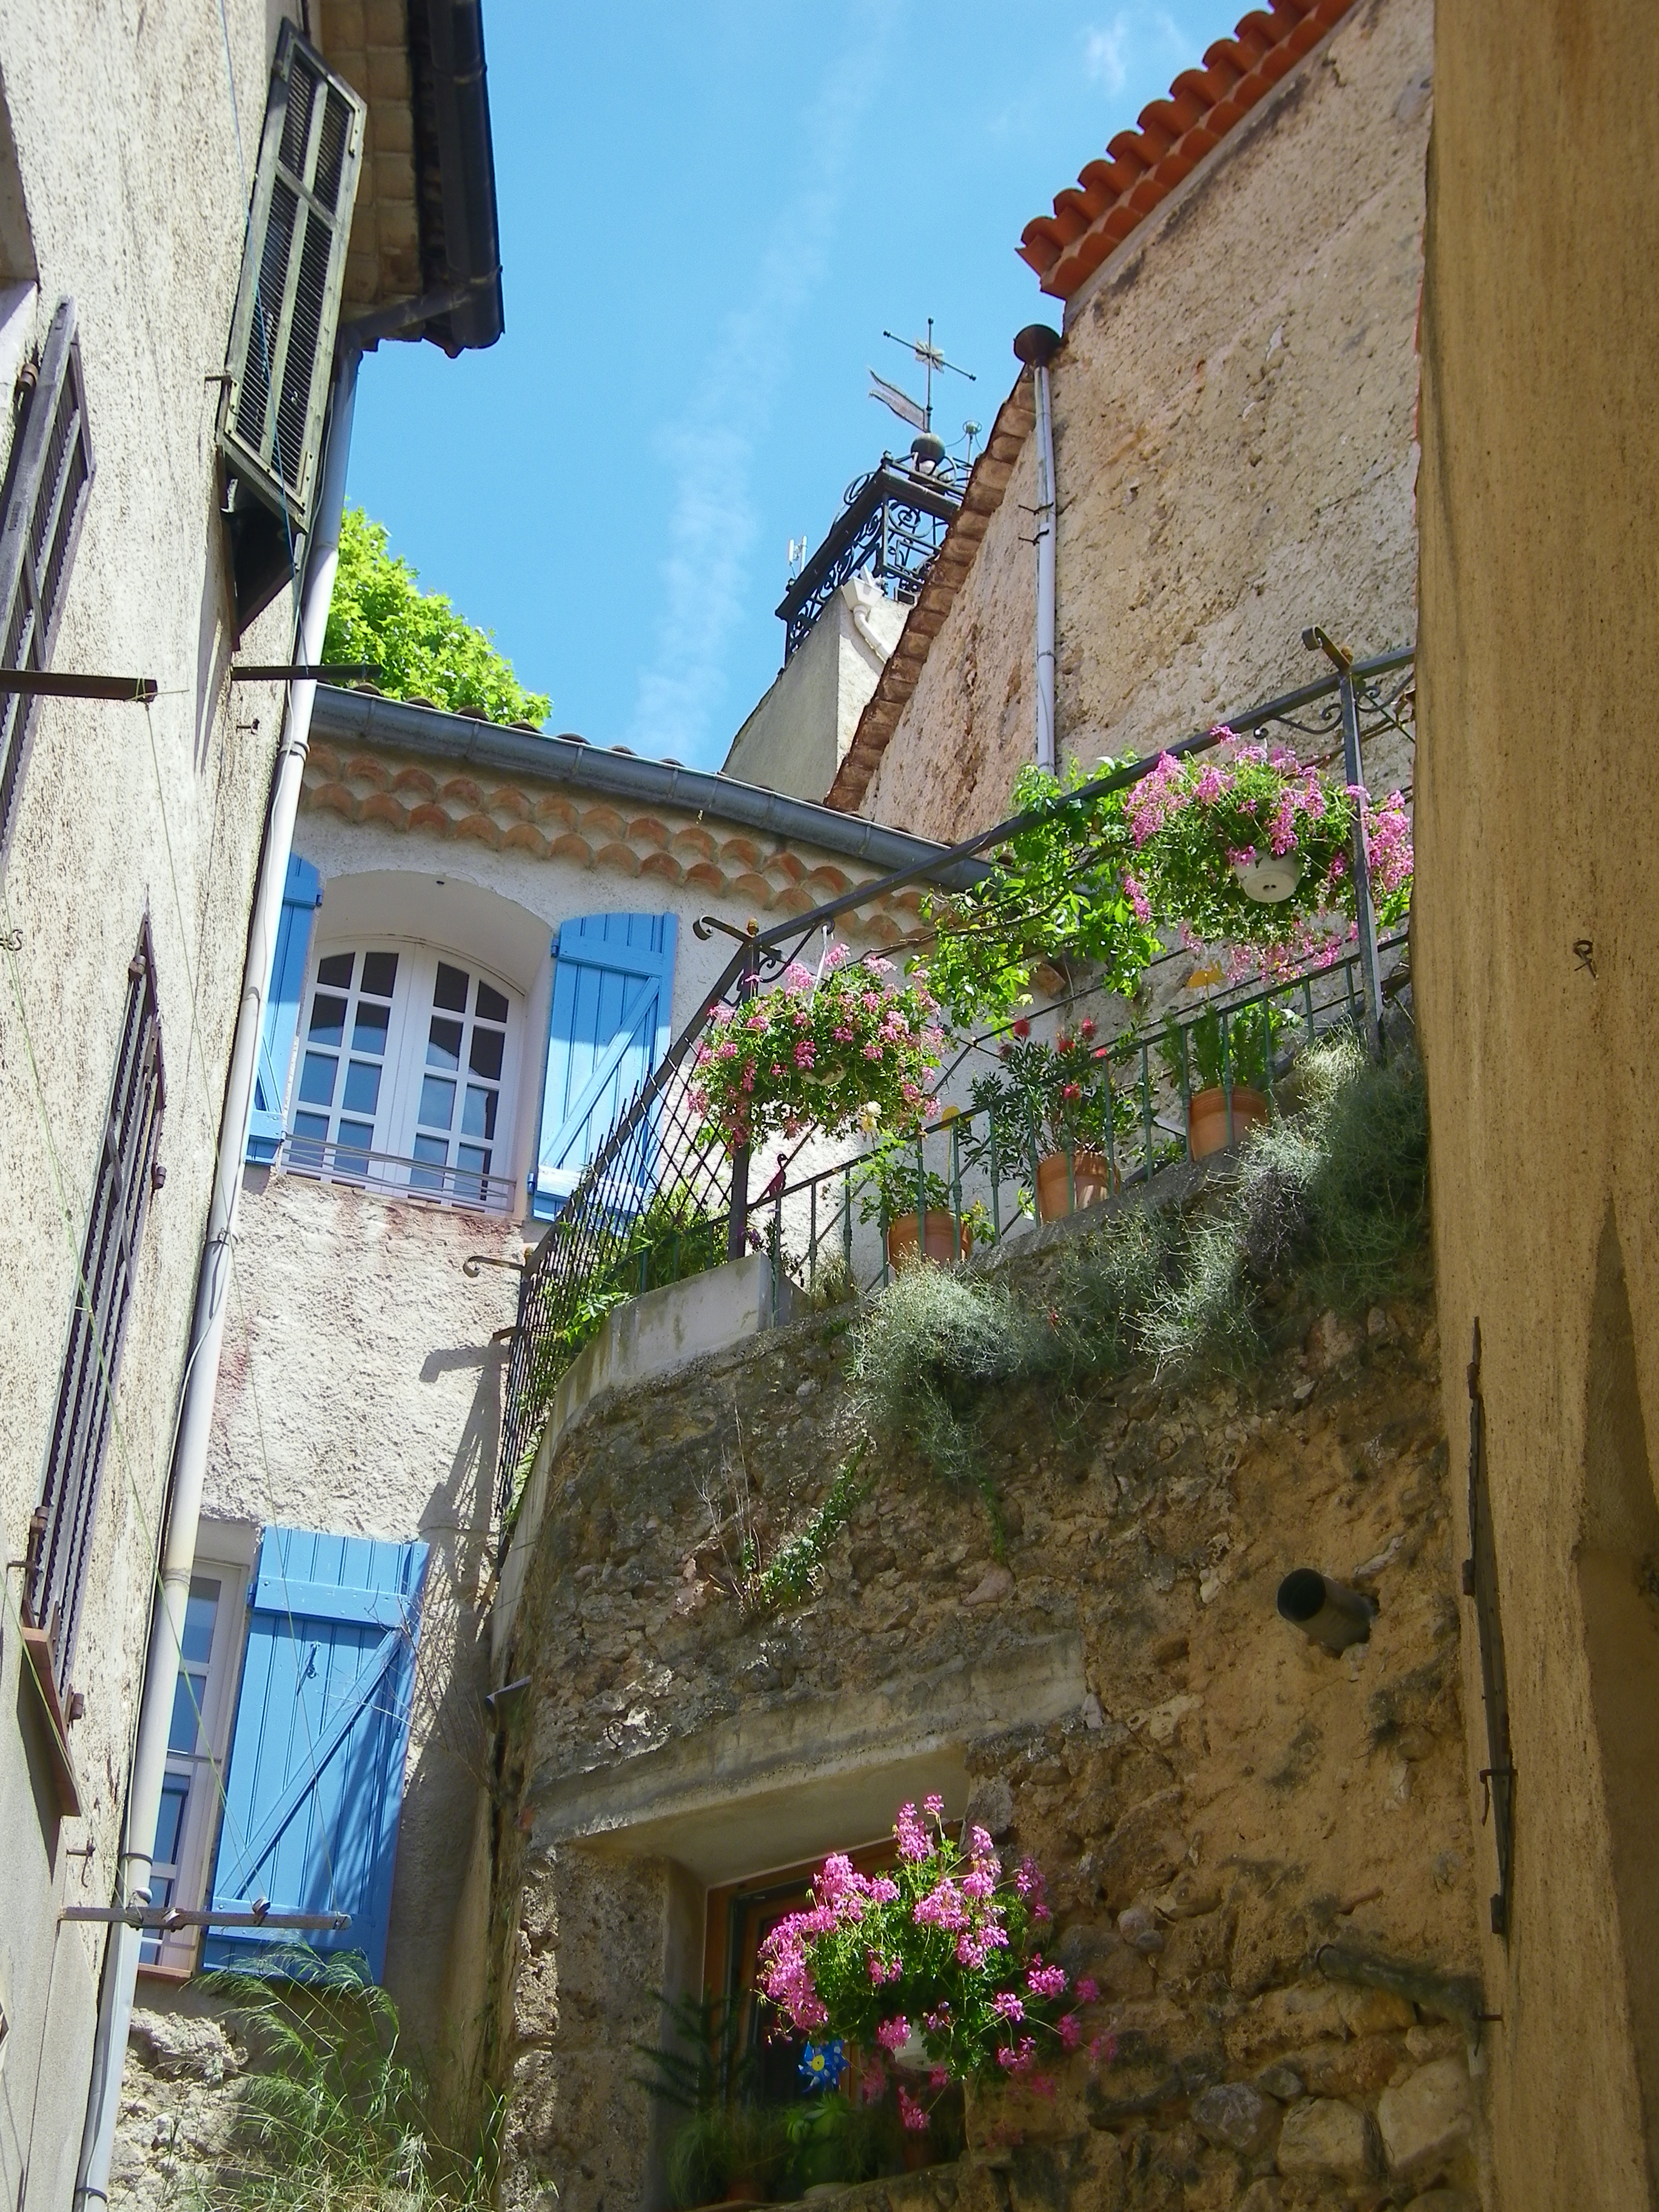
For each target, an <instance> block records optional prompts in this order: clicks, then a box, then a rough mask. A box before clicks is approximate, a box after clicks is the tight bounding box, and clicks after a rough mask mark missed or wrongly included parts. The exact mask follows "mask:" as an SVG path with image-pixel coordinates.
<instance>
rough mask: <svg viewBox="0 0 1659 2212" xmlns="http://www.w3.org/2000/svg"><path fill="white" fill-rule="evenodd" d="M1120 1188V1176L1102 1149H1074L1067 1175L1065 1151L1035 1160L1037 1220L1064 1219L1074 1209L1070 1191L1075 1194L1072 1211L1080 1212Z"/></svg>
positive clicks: (1095, 1204) (1121, 1182) (1121, 1179)
mask: <svg viewBox="0 0 1659 2212" xmlns="http://www.w3.org/2000/svg"><path fill="white" fill-rule="evenodd" d="M1122 1188H1123V1178H1122V1176H1121V1175H1119V1174H1118V1172H1117V1170H1115V1168H1114V1167H1113V1165H1112V1164H1111V1162H1110V1161H1109V1159H1108V1158H1106V1156H1105V1154H1104V1153H1103V1152H1073V1154H1072V1156H1071V1162H1070V1173H1069V1174H1068V1173H1067V1163H1066V1154H1065V1153H1064V1152H1050V1153H1049V1155H1048V1158H1047V1159H1043V1160H1039V1161H1038V1162H1037V1171H1036V1200H1037V1219H1038V1220H1039V1221H1062V1220H1064V1218H1066V1215H1067V1214H1068V1213H1070V1212H1073V1210H1074V1209H1073V1205H1072V1194H1073V1191H1075V1193H1076V1194H1077V1206H1076V1208H1075V1210H1076V1211H1077V1212H1081V1211H1082V1209H1083V1208H1084V1207H1085V1206H1097V1205H1098V1204H1099V1203H1100V1201H1101V1200H1102V1199H1103V1198H1109V1197H1110V1195H1111V1194H1112V1193H1113V1192H1114V1191H1115V1190H1121V1189H1122Z"/></svg>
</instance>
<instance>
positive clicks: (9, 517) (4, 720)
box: [0, 300, 94, 851]
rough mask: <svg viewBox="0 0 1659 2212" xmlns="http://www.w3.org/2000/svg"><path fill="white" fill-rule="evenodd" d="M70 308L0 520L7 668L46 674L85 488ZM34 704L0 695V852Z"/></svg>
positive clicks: (66, 305) (82, 398) (56, 322)
mask: <svg viewBox="0 0 1659 2212" xmlns="http://www.w3.org/2000/svg"><path fill="white" fill-rule="evenodd" d="M93 469H94V461H93V457H92V433H91V431H90V429H89V428H88V423H87V394H86V386H85V384H84V382H83V381H82V374H81V347H80V343H79V341H78V339H77V338H76V334H75V302H74V301H73V300H60V301H58V308H57V312H56V313H54V314H53V316H52V327H51V329H50V330H49V331H47V333H46V346H45V349H44V350H43V351H42V353H41V356H40V369H39V372H38V374H37V375H36V378H35V384H34V390H33V392H32V393H31V394H30V396H29V400H28V410H27V414H26V415H25V416H24V418H23V421H22V423H21V426H20V428H19V429H18V432H17V438H16V442H15V445H14V447H13V448H12V457H11V465H10V466H9V469H8V471H7V477H6V505H5V515H4V520H3V521H0V623H3V624H4V646H3V648H0V660H3V664H4V665H5V666H6V667H8V668H47V667H49V666H50V665H51V664H52V643H53V641H54V640H55V638H56V637H57V635H58V623H59V621H60V619H61V618H62V616H63V612H64V596H65V592H66V588H67V586H68V583H69V575H70V568H71V567H72V565H73V563H74V560H75V548H76V543H77V542H78V540H79V538H80V535H81V524H82V519H83V518H84V516H85V514H86V511H87V497H88V493H89V492H90V491H91V489H92V477H93ZM39 704H40V702H39V701H38V700H33V699H25V698H21V697H20V696H18V695H17V694H16V693H15V692H14V693H12V694H10V695H0V851H3V849H4V846H5V841H6V836H7V833H8V831H9V828H10V825H11V817H12V811H13V806H14V804H15V799H16V797H17V791H18V787H19V785H20V784H21V781H22V778H23V771H24V769H25V768H26V766H27V761H28V747H29V740H30V738H31V736H32V734H33V724H34V717H35V713H36V710H37V708H38V707H39Z"/></svg>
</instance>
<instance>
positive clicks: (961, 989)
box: [921, 757, 1163, 1028]
mask: <svg viewBox="0 0 1659 2212" xmlns="http://www.w3.org/2000/svg"><path fill="white" fill-rule="evenodd" d="M1130 759H1131V757H1126V758H1125V759H1124V760H1122V761H1113V760H1103V761H1102V762H1101V763H1099V764H1098V766H1097V768H1096V769H1093V770H1092V771H1091V772H1090V774H1089V775H1087V776H1085V772H1084V770H1083V769H1081V767H1079V764H1078V763H1075V762H1073V763H1072V765H1071V767H1070V768H1069V769H1068V770H1067V772H1066V778H1065V780H1064V781H1060V780H1059V779H1058V778H1056V777H1054V776H1053V775H1049V774H1048V772H1047V771H1046V770H1044V769H1039V768H1037V767H1036V766H1034V765H1028V766H1027V767H1025V768H1023V769H1021V770H1020V772H1019V774H1018V776H1017V777H1016V778H1015V780H1014V788H1013V805H1014V809H1015V811H1016V812H1017V813H1021V814H1024V813H1027V812H1030V811H1036V819H1035V820H1033V821H1031V822H1030V823H1025V824H1024V826H1022V827H1021V828H1020V829H1017V830H1015V831H1014V833H1013V834H1012V836H1010V837H1009V839H1008V841H1007V842H1006V844H1004V845H1001V846H1000V847H998V848H997V849H996V851H995V852H994V853H993V854H991V855H990V858H991V860H992V861H993V863H994V866H993V869H992V872H990V873H989V874H988V875H987V876H986V877H985V878H983V879H982V881H981V882H980V883H977V884H974V885H973V886H972V888H971V889H969V890H963V891H953V892H951V893H948V894H945V893H935V894H931V895H930V896H927V898H925V899H924V900H923V902H922V906H921V918H922V921H924V923H926V924H927V927H930V928H931V929H932V930H933V932H934V934H935V941H934V945H933V951H931V952H930V953H929V955H928V956H927V980H928V984H929V987H931V988H932V990H933V992H934V993H935V994H937V996H938V998H939V1002H940V1004H941V1005H942V1006H944V1007H945V1011H946V1012H947V1013H948V1014H949V1015H950V1017H951V1020H952V1022H953V1023H955V1024H957V1026H959V1027H962V1028H972V1027H981V1026H983V1025H985V1024H988V1023H991V1022H994V1021H997V1020H999V1019H1000V1018H1001V1017H1002V1016H1004V1015H1005V1014H1007V1013H1009V1012H1012V1010H1013V1008H1014V1007H1015V1006H1019V1005H1021V1004H1022V1003H1024V1001H1026V1000H1029V998H1030V992H1031V975H1032V970H1033V969H1035V968H1036V967H1037V966H1039V965H1041V964H1042V963H1045V962H1051V961H1056V960H1074V961H1079V960H1082V961H1092V962H1095V963H1098V965H1099V966H1100V967H1101V969H1103V981H1105V983H1106V985H1107V987H1108V988H1109V989H1111V990H1113V991H1116V992H1118V993H1120V994H1121V995H1122V996H1124V997H1126V998H1127V997H1130V996H1132V995H1133V993H1134V991H1135V989H1136V987H1137V986H1138V985H1139V981H1140V978H1141V975H1143V973H1144V972H1145V970H1146V968H1147V967H1148V966H1149V964H1150V963H1152V961H1153V960H1155V959H1156V958H1157V957H1158V954H1159V952H1161V951H1162V950H1163V945H1162V944H1161V942H1160V940H1159V939H1158V933H1157V931H1156V929H1155V928H1154V927H1153V926H1152V921H1151V918H1150V916H1149V915H1146V914H1144V913H1142V912H1141V911H1140V909H1139V908H1137V906H1136V905H1135V903H1134V902H1133V899H1132V898H1131V896H1129V893H1128V891H1127V890H1126V888H1125V885H1124V875H1125V872H1126V871H1127V869H1129V868H1130V867H1131V866H1133V860H1134V854H1135V843H1134V838H1133V832H1132V831H1131V829H1130V828H1129V823H1128V818H1127V811H1126V796H1127V794H1126V793H1123V792H1121V791H1119V792H1109V793H1106V794H1105V795H1104V796H1102V795H1099V794H1096V795H1095V796H1093V797H1090V798H1081V797H1079V795H1078V793H1079V787H1081V786H1082V785H1083V784H1084V783H1085V781H1093V780H1094V778H1096V777H1098V776H1100V775H1109V774H1110V773H1111V771H1112V770H1113V769H1115V768H1121V767H1127V766H1128V765H1130Z"/></svg>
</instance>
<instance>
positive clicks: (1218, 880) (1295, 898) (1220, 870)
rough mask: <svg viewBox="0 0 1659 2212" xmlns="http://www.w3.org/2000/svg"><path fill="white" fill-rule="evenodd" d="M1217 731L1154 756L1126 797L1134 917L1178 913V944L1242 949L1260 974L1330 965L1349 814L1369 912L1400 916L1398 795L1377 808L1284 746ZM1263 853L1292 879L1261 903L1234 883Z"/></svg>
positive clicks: (1347, 858) (1349, 838) (1347, 857)
mask: <svg viewBox="0 0 1659 2212" xmlns="http://www.w3.org/2000/svg"><path fill="white" fill-rule="evenodd" d="M1219 734H1220V736H1221V738H1222V742H1221V744H1219V745H1218V747H1217V748H1216V749H1215V750H1213V751H1211V752H1206V753H1203V754H1198V755H1190V756H1188V757H1185V758H1183V759H1180V760H1177V759H1176V758H1175V757H1174V756H1173V755H1171V754H1170V753H1165V754H1164V755H1163V756H1162V757H1161V758H1160V759H1159V761H1158V765H1157V766H1156V767H1155V768H1154V769H1152V771H1151V773H1150V774H1149V775H1146V776H1144V777H1143V778H1142V779H1141V781H1139V783H1137V784H1135V785H1134V786H1133V787H1132V788H1131V790H1130V791H1129V793H1127V804H1126V807H1125V819H1126V822H1127V826H1128V829H1129V832H1130V836H1131V838H1132V840H1133V848H1134V849H1133V854H1132V855H1131V856H1130V859H1129V860H1128V862H1127V872H1126V873H1125V875H1124V877H1123V887H1124V890H1125V892H1126V894H1127V896H1128V898H1129V900H1130V902H1131V903H1132V905H1133V908H1134V910H1135V912H1136V914H1137V915H1139V917H1140V919H1141V920H1142V921H1145V922H1147V923H1149V924H1150V922H1151V921H1152V917H1153V916H1154V915H1159V916H1162V917H1164V918H1165V919H1167V920H1168V921H1179V922H1180V923H1181V924H1182V926H1183V931H1184V933H1185V935H1186V938H1187V940H1188V943H1200V944H1201V943H1208V944H1217V945H1231V946H1233V947H1236V948H1240V949H1241V950H1242V948H1244V947H1247V946H1248V947H1249V948H1251V950H1252V951H1254V952H1255V954H1257V955H1258V956H1263V957H1264V964H1266V965H1267V968H1268V969H1269V971H1270V972H1280V971H1287V970H1288V969H1290V968H1291V967H1292V966H1297V965H1300V964H1304V963H1306V962H1307V961H1308V960H1309V959H1310V958H1323V959H1325V960H1327V961H1334V959H1335V958H1336V957H1337V954H1338V952H1339V951H1340V949H1341V946H1342V945H1343V944H1344V943H1345V942H1346V940H1347V939H1349V938H1351V937H1352V935H1353V934H1354V933H1355V932H1354V927H1353V915H1354V887H1353V868H1352V858H1351V855H1352V842H1353V831H1354V822H1355V816H1356V811H1358V813H1359V814H1360V815H1361V816H1362V817H1363V818H1364V828H1365V836H1366V842H1367V848H1368V851H1369V855H1370V876H1371V896H1372V899H1373V902H1374V903H1375V905H1376V915H1377V919H1378V921H1380V922H1384V923H1388V922H1393V921H1398V920H1400V919H1401V918H1402V917H1403V916H1404V915H1405V914H1406V913H1407V909H1408V908H1409V907H1410V903H1411V885H1412V844H1411V829H1410V824H1409V823H1408V822H1407V816H1406V807H1405V801H1404V799H1403V798H1402V797H1401V794H1400V793H1399V792H1397V791H1396V792H1395V793H1391V794H1390V795H1389V798H1388V799H1384V800H1383V803H1382V804H1381V805H1373V803H1372V801H1371V799H1370V794H1369V793H1367V792H1366V791H1365V790H1364V787H1362V786H1360V785H1358V784H1352V785H1350V784H1347V783H1344V782H1342V781H1340V780H1339V779H1338V778H1336V777H1334V776H1331V775H1326V774H1324V773H1322V771H1321V770H1320V769H1318V768H1316V767H1313V766H1310V765H1307V764H1304V763H1303V762H1301V761H1299V760H1298V759H1297V756H1296V755H1295V753H1294V752H1292V751H1291V750H1290V748H1289V747H1288V746H1285V745H1275V746H1273V747H1269V746H1267V745H1266V744H1244V743H1243V741H1242V740H1241V739H1240V738H1238V737H1237V734H1236V732H1233V731H1232V730H1230V729H1227V728H1226V727H1225V725H1224V726H1222V728H1221V730H1220V732H1219ZM1270 856H1271V857H1272V858H1273V859H1275V860H1280V861H1282V862H1283V863H1285V866H1287V867H1289V868H1291V869H1293V870H1294V871H1295V872H1296V881H1295V884H1294V887H1293V888H1292V889H1291V892H1290V894H1289V896H1287V897H1285V898H1282V899H1278V900H1274V901H1269V902H1263V901H1261V900H1258V899H1255V898H1252V897H1251V896H1249V892H1248V891H1247V890H1246V889H1245V880H1246V879H1247V877H1248V872H1249V870H1250V869H1251V868H1252V867H1253V866H1255V864H1256V863H1257V862H1259V861H1262V860H1267V859H1268V858H1269V857H1270Z"/></svg>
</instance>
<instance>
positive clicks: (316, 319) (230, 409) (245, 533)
mask: <svg viewBox="0 0 1659 2212" xmlns="http://www.w3.org/2000/svg"><path fill="white" fill-rule="evenodd" d="M366 112H367V110H366V108H365V106H364V103H363V101H362V100H361V99H360V98H359V96H358V95H357V94H356V93H355V92H354V91H353V90H352V88H351V87H350V86H349V84H347V83H346V82H345V81H344V79H343V78H342V77H338V76H335V75H334V74H333V72H332V71H331V70H330V69H329V68H328V66H327V64H325V62H324V60H323V58H322V57H321V56H320V55H319V53H318V52H316V51H315V50H314V48H313V47H311V46H307V43H306V41H305V40H303V39H302V38H301V36H300V34H299V33H298V32H297V31H295V28H294V26H293V25H292V24H291V23H288V22H284V23H283V27H282V32H281V34H280V36H279V37H278V39H277V41H276V61H275V63H274V64H272V68H271V74H270V100H269V103H268V105H267V106H266V108H265V127H264V136H263V137H262V138H261V140H260V142H259V167H258V174H257V175H256V177H255V179H254V185H253V201H252V207H251V209H250V210H249V214H248V226H247V243H246V246H245V248H244V250H243V254H242V275H241V281H240V284H239V285H238V287H237V291H236V310H235V313H234V316H233V317H232V319H231V325H230V347H229V351H228V355H227V356H226V361H225V370H226V376H225V382H224V385H223V387H222V396H221V398H220V402H219V428H218V437H219V449H220V452H221V453H222V455H223V458H224V464H225V473H226V479H227V483H226V509H227V513H228V517H229V520H230V526H231V538H232V545H233V549H234V557H235V568H236V592H237V612H238V616H239V618H240V621H241V622H242V623H243V624H244V625H246V623H248V622H249V621H251V620H252V617H253V615H254V614H255V613H257V612H258V609H259V607H261V606H263V605H266V604H267V603H268V602H269V600H270V599H271V598H273V597H274V596H275V593H276V591H277V590H278V589H279V588H280V587H281V586H282V584H283V582H284V581H285V580H287V577H288V575H289V568H290V563H291V561H292V558H293V556H294V550H295V545H296V544H297V542H298V540H299V539H300V538H303V537H304V536H305V534H306V532H307V530H309V528H310V526H311V521H312V502H313V497H314V495H315V493H316V489H317V471H318V467H319V463H320V460H321V458H322V446H323V422H324V416H325V413H326V410H327V406H328V386H329V374H330V369H331V363H332V361H333V357H334V337H335V331H336V329H337V325H338V323H339V317H340V294H341V289H342V287H343V284H344V282H345V257H346V246H347V242H348V240H349V236H350V233H351V210H352V206H353V204H354V203H355V201H356V196H357V173H358V169H359V167H360V166H361V164H362V143H363V118H364V116H365V113H366Z"/></svg>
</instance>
